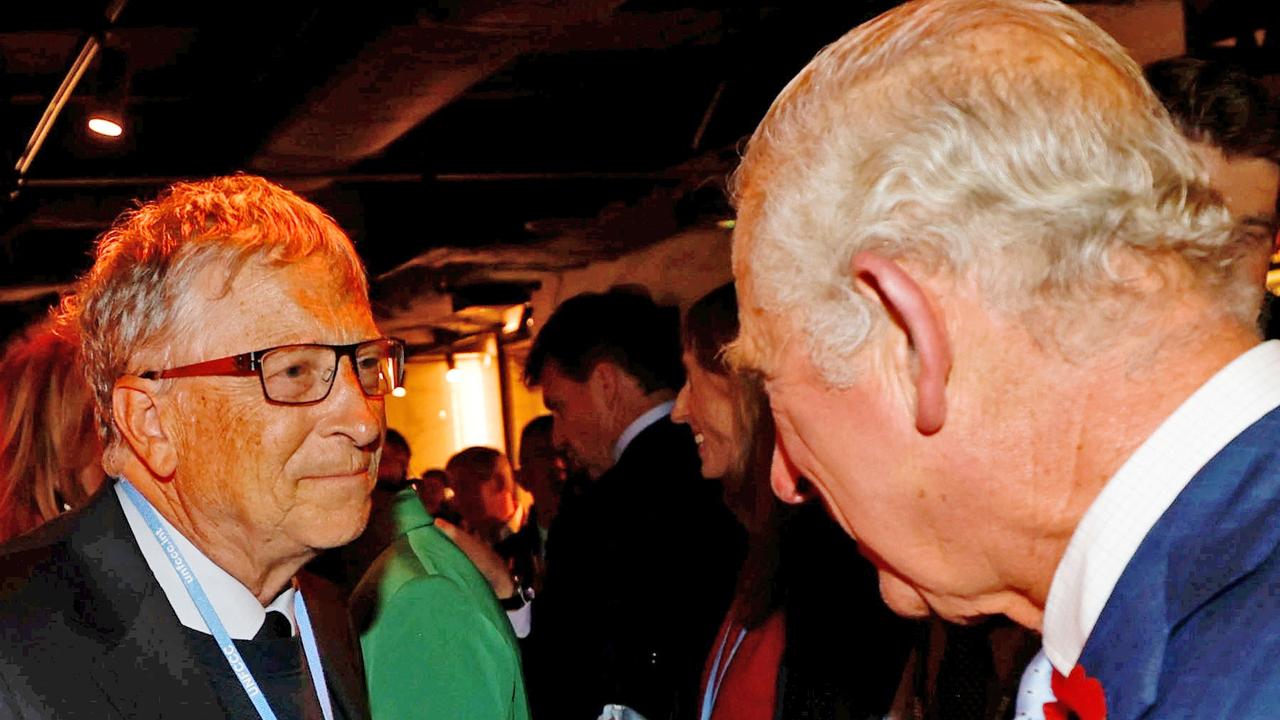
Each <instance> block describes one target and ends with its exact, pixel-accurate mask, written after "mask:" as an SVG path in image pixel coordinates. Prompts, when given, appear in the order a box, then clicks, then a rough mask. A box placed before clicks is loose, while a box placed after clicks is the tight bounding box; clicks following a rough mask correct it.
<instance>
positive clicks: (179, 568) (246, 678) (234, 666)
mask: <svg viewBox="0 0 1280 720" xmlns="http://www.w3.org/2000/svg"><path fill="white" fill-rule="evenodd" d="M120 485H121V486H122V487H123V488H124V492H125V495H126V496H127V497H128V498H129V501H130V502H132V503H133V506H134V507H135V508H137V510H138V513H139V514H140V515H142V519H143V520H144V521H146V523H147V527H148V528H150V529H151V535H152V537H154V538H155V539H156V542H158V543H160V548H161V549H162V550H164V554H165V557H167V558H169V562H170V564H172V565H173V571H174V572H176V573H178V578H179V579H180V580H182V584H183V585H185V586H186V588H187V594H188V595H190V596H191V602H193V603H195V605H196V609H197V610H199V611H200V617H202V618H204V624H205V625H208V626H209V632H211V633H212V634H213V638H214V640H216V641H217V642H218V648H219V649H220V650H222V654H223V655H225V656H226V658H227V664H228V665H230V666H231V672H232V674H234V675H235V676H236V679H238V680H239V681H240V685H241V686H242V687H244V692H245V694H246V695H248V696H249V700H250V702H252V703H253V707H254V708H255V709H256V710H257V711H258V715H260V716H261V717H262V720H276V714H275V712H274V711H272V709H271V706H270V705H269V704H268V703H267V696H266V695H264V694H263V693H262V689H261V688H259V687H258V682H257V681H256V680H254V679H253V674H252V673H251V672H249V666H248V665H246V664H245V662H244V658H242V657H240V651H239V650H237V649H236V644H235V642H234V641H233V640H232V639H231V636H230V635H229V634H228V633H227V629H226V628H225V627H223V625H222V620H220V619H219V618H218V613H217V611H216V610H214V609H213V603H211V602H209V597H208V596H207V595H205V594H204V588H202V587H200V581H199V580H197V579H196V576H195V574H193V573H192V572H191V567H190V566H189V565H187V561H186V559H185V558H183V557H182V551H181V550H179V549H178V546H177V544H176V543H175V542H174V541H173V538H172V537H171V536H170V535H169V533H168V531H167V530H165V529H164V523H163V522H161V520H160V514H159V513H157V512H156V509H155V508H154V507H152V506H151V503H150V502H148V501H147V499H146V498H145V497H143V496H142V493H140V492H138V490H137V488H135V487H134V486H133V485H131V484H130V483H129V481H128V480H121V481H120ZM293 612H294V618H295V619H296V620H297V621H298V634H299V635H301V636H302V649H303V651H304V652H306V654H307V667H308V669H309V670H310V671H311V683H312V684H313V685H315V688H316V696H317V697H318V698H319V699H320V709H321V711H322V712H324V717H325V720H333V704H332V703H331V702H330V700H329V688H328V686H327V685H325V682H324V669H323V668H322V667H321V666H320V651H319V649H318V648H317V647H316V634H315V631H314V630H312V628H311V618H310V616H308V615H307V606H306V605H305V604H304V603H303V602H302V593H294V595H293Z"/></svg>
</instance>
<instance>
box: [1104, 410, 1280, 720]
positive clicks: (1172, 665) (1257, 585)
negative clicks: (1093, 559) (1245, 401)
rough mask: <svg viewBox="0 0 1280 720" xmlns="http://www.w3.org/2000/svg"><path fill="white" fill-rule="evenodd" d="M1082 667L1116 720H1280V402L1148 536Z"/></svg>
mask: <svg viewBox="0 0 1280 720" xmlns="http://www.w3.org/2000/svg"><path fill="white" fill-rule="evenodd" d="M1080 663H1081V664H1082V665H1083V666H1084V668H1085V670H1086V672H1087V673H1088V674H1089V675H1091V676H1094V677H1097V678H1098V679H1099V680H1101V681H1102V685H1103V688H1104V691H1105V693H1106V698H1107V718H1108V720H1127V719H1128V718H1195V719H1196V720H1210V719H1211V718H1237V719H1238V718H1280V409H1276V410H1272V411H1271V412H1270V413H1268V414H1267V415H1265V416H1263V418H1262V419H1261V420H1258V421H1257V422H1256V423H1254V424H1253V425H1252V426H1250V427H1249V428H1248V429H1246V430H1245V431H1244V432H1243V433H1241V434H1240V435H1238V436H1237V437H1236V438H1235V439H1234V440H1232V441H1231V443H1230V444H1229V445H1227V447H1225V448H1224V449H1223V450H1222V451H1221V452H1219V453H1218V454H1217V455H1216V456H1215V457H1214V458H1213V459H1212V460H1210V461H1209V463H1208V464H1206V465H1205V466H1204V467H1203V468H1202V469H1201V470H1200V472H1199V473H1197V474H1196V476H1195V477H1194V478H1193V479H1192V480H1191V482H1190V484H1188V485H1187V487H1186V488H1185V489H1184V490H1183V491H1182V493H1181V494H1180V495H1179V496H1178V497H1177V499H1176V500H1175V501H1174V503H1173V505H1171V506H1170V507H1169V509H1168V510H1167V511H1166V512H1165V513H1164V515H1163V516H1162V517H1161V518H1160V520H1159V521H1158V522H1157V523H1156V525H1155V527H1154V528H1152V530H1151V532H1150V533H1148V534H1147V536H1146V538H1145V539H1144V540H1143V541H1142V544H1141V545H1140V546H1139V547H1138V552H1137V553H1136V554H1135V555H1134V557H1133V559H1132V560H1131V561H1130V562H1129V565H1128V567H1126V568H1125V571H1124V573H1123V574H1122V575H1121V577H1120V580H1119V582H1118V583H1117V584H1116V588H1115V590H1114V592H1113V593H1112V595H1111V597H1110V599H1109V600H1108V601H1107V604H1106V606H1105V608H1104V609H1103V611H1102V615H1101V617H1099V619H1098V623H1097V624H1096V625H1095V626H1094V629H1093V632H1092V633H1091V634H1090V635H1089V641H1088V642H1087V643H1086V644H1085V647H1084V652H1083V654H1082V655H1081V658H1080Z"/></svg>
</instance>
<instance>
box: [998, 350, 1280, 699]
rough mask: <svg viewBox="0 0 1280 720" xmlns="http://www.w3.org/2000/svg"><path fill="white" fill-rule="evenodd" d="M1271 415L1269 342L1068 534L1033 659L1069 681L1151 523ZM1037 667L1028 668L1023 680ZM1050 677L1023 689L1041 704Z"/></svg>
mask: <svg viewBox="0 0 1280 720" xmlns="http://www.w3.org/2000/svg"><path fill="white" fill-rule="evenodd" d="M1276 407H1280V342H1278V341H1274V340H1273V341H1269V342H1265V343H1262V344H1261V345H1258V346H1257V347H1254V348H1252V349H1251V350H1249V351H1248V352H1246V353H1244V354H1243V355H1241V356H1240V357H1238V358H1236V359H1235V360H1233V361H1232V362H1231V363H1230V364H1228V365H1227V366H1226V367H1224V368H1222V369H1221V370H1219V371H1218V372H1217V374H1215V375H1214V376H1213V377H1212V378H1210V379H1209V381H1208V382H1206V383H1205V384H1204V385H1202V386H1200V388H1199V389H1197V390H1196V391H1195V392H1194V393H1192V394H1191V396H1190V397H1188V398H1187V399H1186V401H1185V402H1183V403H1182V405H1180V406H1179V407H1178V409H1177V410H1176V411H1174V413H1173V414H1172V415H1170V416H1169V417H1168V418H1167V419H1166V420H1165V421H1164V422H1163V423H1162V424H1161V425H1160V427H1158V428H1156V431H1155V432H1154V433H1152V435H1151V437H1149V438H1147V440H1146V442H1144V443H1143V444H1142V445H1141V446H1139V447H1138V449H1137V451H1135V452H1134V453H1133V455H1131V456H1130V457H1129V459H1128V460H1126V461H1125V463H1124V464H1123V465H1121V466H1120V469H1119V470H1117V471H1116V473H1115V475H1113V476H1112V477H1111V479H1110V480H1109V481H1107V484H1106V486H1104V487H1103V489H1102V492H1101V493H1099V494H1098V497H1097V498H1096V499H1095V500H1094V501H1093V504H1092V505H1090V506H1089V509H1088V511H1087V512H1085V514H1084V517H1083V518H1081V520H1080V524H1079V525H1077V526H1076V530H1075V532H1074V533H1073V534H1072V536H1071V541H1070V542H1069V543H1068V545H1067V550H1066V553H1065V554H1063V556H1062V561H1061V562H1060V563H1059V564H1058V568H1057V570H1056V571H1055V572H1054V575H1053V581H1052V583H1051V584H1050V586H1049V596H1048V598H1047V600H1046V602H1045V609H1044V624H1043V636H1044V638H1043V641H1044V649H1043V650H1042V653H1043V655H1044V657H1045V658H1047V660H1048V661H1049V662H1050V663H1052V666H1053V667H1054V668H1056V669H1057V670H1058V672H1060V673H1062V674H1063V675H1064V676H1065V675H1070V674H1071V670H1072V669H1073V668H1074V667H1075V665H1076V663H1077V662H1078V661H1079V659H1080V654H1081V652H1083V650H1084V646H1085V642H1086V641H1087V640H1088V639H1089V634H1090V633H1091V632H1093V626H1094V624H1095V623H1097V621H1098V617H1099V616H1100V615H1101V614H1102V609H1103V607H1104V606H1105V605H1106V603H1107V600H1108V598H1110V597H1111V592H1112V591H1113V590H1114V589H1115V586H1116V583H1117V582H1118V581H1119V580H1120V576H1121V574H1122V573H1123V572H1124V569H1125V567H1126V566H1128V564H1129V561H1130V560H1131V559H1132V558H1133V555H1134V553H1136V552H1137V550H1138V546H1139V545H1140V544H1141V543H1142V540H1143V538H1145V537H1146V536H1147V534H1148V533H1149V532H1150V531H1151V529H1152V528H1153V527H1154V526H1155V524H1156V522H1157V521H1159V519H1160V516H1161V515H1163V514H1164V512H1165V511H1166V510H1168V509H1169V506H1170V505H1172V504H1173V501H1174V500H1175V499H1176V498H1177V497H1178V495H1179V494H1180V493H1181V492H1182V490H1183V489H1184V488H1185V487H1186V486H1187V484H1188V483H1190V482H1191V479H1192V478H1194V477H1195V475H1196V473H1198V472H1200V469H1201V468H1203V467H1204V466H1205V464H1206V463H1208V462H1209V461H1210V460H1212V459H1213V457H1214V456H1215V455H1217V454H1218V453H1219V452H1221V451H1222V449H1223V448H1225V447H1226V446H1227V445H1228V444H1229V443H1230V442H1231V441H1232V440H1233V439H1235V437H1236V436H1237V435H1239V434H1240V433H1242V432H1244V431H1245V429H1247V428H1248V427H1249V426H1250V425H1252V424H1253V423H1255V422H1257V421H1258V420H1259V419H1260V418H1262V416H1264V415H1266V414H1267V413H1268V412H1270V411H1271V410H1273V409H1275V408H1276ZM1037 666H1038V665H1037V663H1036V662H1033V663H1032V665H1031V667H1029V668H1028V674H1030V671H1031V670H1032V669H1034V668H1036V667H1037ZM1039 667H1041V670H1043V669H1044V668H1043V663H1041V664H1040V665H1039ZM1086 671H1088V668H1086ZM1051 674H1052V673H1049V672H1040V673H1039V674H1038V675H1037V676H1036V680H1037V682H1042V683H1043V684H1044V688H1028V687H1026V686H1024V688H1023V689H1031V690H1034V692H1033V693H1029V694H1028V695H1029V696H1034V697H1036V698H1037V699H1038V698H1040V697H1042V696H1043V692H1042V690H1045V689H1047V686H1048V683H1049V677H1050V675H1051ZM1026 679H1028V681H1030V678H1029V677H1028V678H1026ZM1023 695H1024V693H1023V692H1021V691H1020V692H1019V697H1020V698H1021V697H1022V696H1023ZM1049 697H1050V698H1051V697H1052V692H1050V693H1049ZM1035 710H1036V711H1037V713H1038V711H1039V710H1040V708H1039V706H1038V705H1037V706H1036V707H1035ZM1019 717H1030V718H1035V717H1043V715H1040V714H1027V715H1019Z"/></svg>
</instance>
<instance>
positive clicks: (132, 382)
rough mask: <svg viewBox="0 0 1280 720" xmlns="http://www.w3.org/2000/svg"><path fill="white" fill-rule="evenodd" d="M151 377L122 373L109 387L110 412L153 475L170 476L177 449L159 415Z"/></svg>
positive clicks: (136, 454) (175, 463) (176, 457)
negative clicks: (147, 378) (112, 385)
mask: <svg viewBox="0 0 1280 720" xmlns="http://www.w3.org/2000/svg"><path fill="white" fill-rule="evenodd" d="M155 393H156V384H155V381H154V380H144V379H142V378H138V377H133V376H130V375H126V376H125V377H122V378H120V379H119V380H117V381H116V385H115V387H114V388H113V389H112V390H111V415H112V417H114V418H115V422H116V427H117V428H118V429H119V431H120V435H121V436H122V437H123V438H124V441H125V442H126V443H128V444H129V447H130V448H131V449H132V450H133V454H134V455H135V456H137V458H138V459H139V460H140V461H141V462H142V464H143V465H145V466H146V467H147V469H148V470H150V471H151V473H152V474H153V475H155V476H156V477H157V478H162V479H167V478H171V477H173V474H174V472H175V471H176V470H177V468H178V453H177V449H176V448H175V447H174V445H173V439H172V438H170V437H169V433H168V432H167V431H166V429H165V427H164V423H163V422H162V420H161V418H160V408H159V407H157V405H156V397H155Z"/></svg>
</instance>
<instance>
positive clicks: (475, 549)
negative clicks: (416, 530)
mask: <svg viewBox="0 0 1280 720" xmlns="http://www.w3.org/2000/svg"><path fill="white" fill-rule="evenodd" d="M435 523H436V527H438V528H440V532H442V533H444V534H445V535H446V536H448V538H449V539H450V540H452V541H453V544H454V545H457V546H458V549H459V550H461V551H462V552H463V553H464V554H465V555H466V556H467V558H468V559H469V560H471V564H472V565H475V566H476V569H477V570H479V571H480V574H481V575H483V576H484V579H485V580H487V581H488V582H489V587H491V588H493V594H494V595H497V596H498V599H499V600H505V599H506V598H509V597H511V596H513V595H515V594H516V584H515V583H514V582H513V581H512V580H511V573H510V572H509V571H508V570H507V562H506V561H505V560H503V559H502V556H501V555H499V554H498V553H497V551H495V550H494V549H493V548H492V547H491V546H490V545H489V543H487V542H485V541H484V540H481V539H480V538H478V537H476V536H475V535H472V534H471V533H469V532H467V531H466V530H463V529H462V528H460V527H458V526H457V525H454V524H453V523H451V522H449V521H447V520H441V519H440V518H436V521H435Z"/></svg>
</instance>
